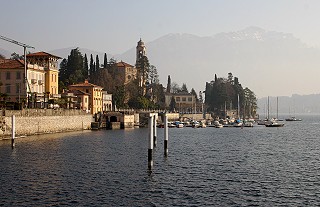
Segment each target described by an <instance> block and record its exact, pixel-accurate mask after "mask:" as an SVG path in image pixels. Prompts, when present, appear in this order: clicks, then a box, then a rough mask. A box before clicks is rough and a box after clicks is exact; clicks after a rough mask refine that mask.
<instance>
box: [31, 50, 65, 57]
mask: <svg viewBox="0 0 320 207" xmlns="http://www.w3.org/2000/svg"><path fill="white" fill-rule="evenodd" d="M35 56H52V57H55V58H58V59H62V58H61V57H58V56H56V55H52V54H50V53H47V52H43V51H42V52H36V53H31V54H27V57H35Z"/></svg>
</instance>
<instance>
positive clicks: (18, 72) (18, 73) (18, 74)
mask: <svg viewBox="0 0 320 207" xmlns="http://www.w3.org/2000/svg"><path fill="white" fill-rule="evenodd" d="M20 79H21V72H20V71H17V80H20Z"/></svg>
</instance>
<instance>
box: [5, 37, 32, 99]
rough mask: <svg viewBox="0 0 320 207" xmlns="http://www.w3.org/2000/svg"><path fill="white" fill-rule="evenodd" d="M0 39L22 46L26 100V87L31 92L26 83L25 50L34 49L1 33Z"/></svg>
mask: <svg viewBox="0 0 320 207" xmlns="http://www.w3.org/2000/svg"><path fill="white" fill-rule="evenodd" d="M0 39H2V40H5V41H7V42H11V43H13V44H16V45H19V46H21V47H23V54H24V55H23V56H24V61H23V62H24V81H25V89H26V96H27V97H26V98H27V101H28V87H29V91H30V92H31V90H30V86H29V83H28V77H27V75H28V74H27V53H26V52H27V48H33V49H34V47H32V46H30V45H27V44H24V43H21V42H18V41H16V40H13V39H10V38H8V37H4V36H2V35H0Z"/></svg>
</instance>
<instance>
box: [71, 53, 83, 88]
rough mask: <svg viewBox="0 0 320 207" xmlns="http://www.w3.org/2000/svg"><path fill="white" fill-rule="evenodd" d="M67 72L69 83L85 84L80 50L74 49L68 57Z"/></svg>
mask: <svg viewBox="0 0 320 207" xmlns="http://www.w3.org/2000/svg"><path fill="white" fill-rule="evenodd" d="M67 71H68V76H69V78H68V79H69V83H70V84H75V83H79V82H83V81H84V79H85V74H84V67H83V56H82V54H81V52H80V51H79V48H76V49H73V50H71V52H70V55H69V56H68V63H67Z"/></svg>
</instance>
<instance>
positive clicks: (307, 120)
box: [0, 116, 320, 206]
mask: <svg viewBox="0 0 320 207" xmlns="http://www.w3.org/2000/svg"><path fill="white" fill-rule="evenodd" d="M319 125H320V116H303V122H290V123H287V124H286V126H285V127H281V128H267V127H265V126H258V125H256V126H254V127H253V128H235V127H232V128H229V127H226V128H224V127H223V128H221V129H216V128H214V127H207V128H192V127H183V128H170V129H169V130H168V134H169V142H168V154H167V156H164V154H163V149H164V129H161V128H158V129H157V146H156V147H154V148H153V167H152V168H151V170H150V169H149V168H148V153H147V152H148V146H149V130H148V128H138V129H124V130H96V131H89V130H85V131H79V132H69V133H58V134H45V135H37V136H29V137H25V138H19V139H16V140H15V143H16V145H15V148H14V149H12V148H11V147H10V140H2V141H0V156H1V159H0V165H1V166H2V168H1V171H0V180H1V193H2V195H1V198H0V205H1V206H61V205H67V206H92V205H93V206H250V205H251V206H280V205H286V206H317V205H319V204H320V199H319V192H320V187H319V186H320V185H319V181H318V180H317V178H318V174H319V173H318V168H319V155H320V151H319V149H320V141H319V139H318V135H319Z"/></svg>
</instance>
